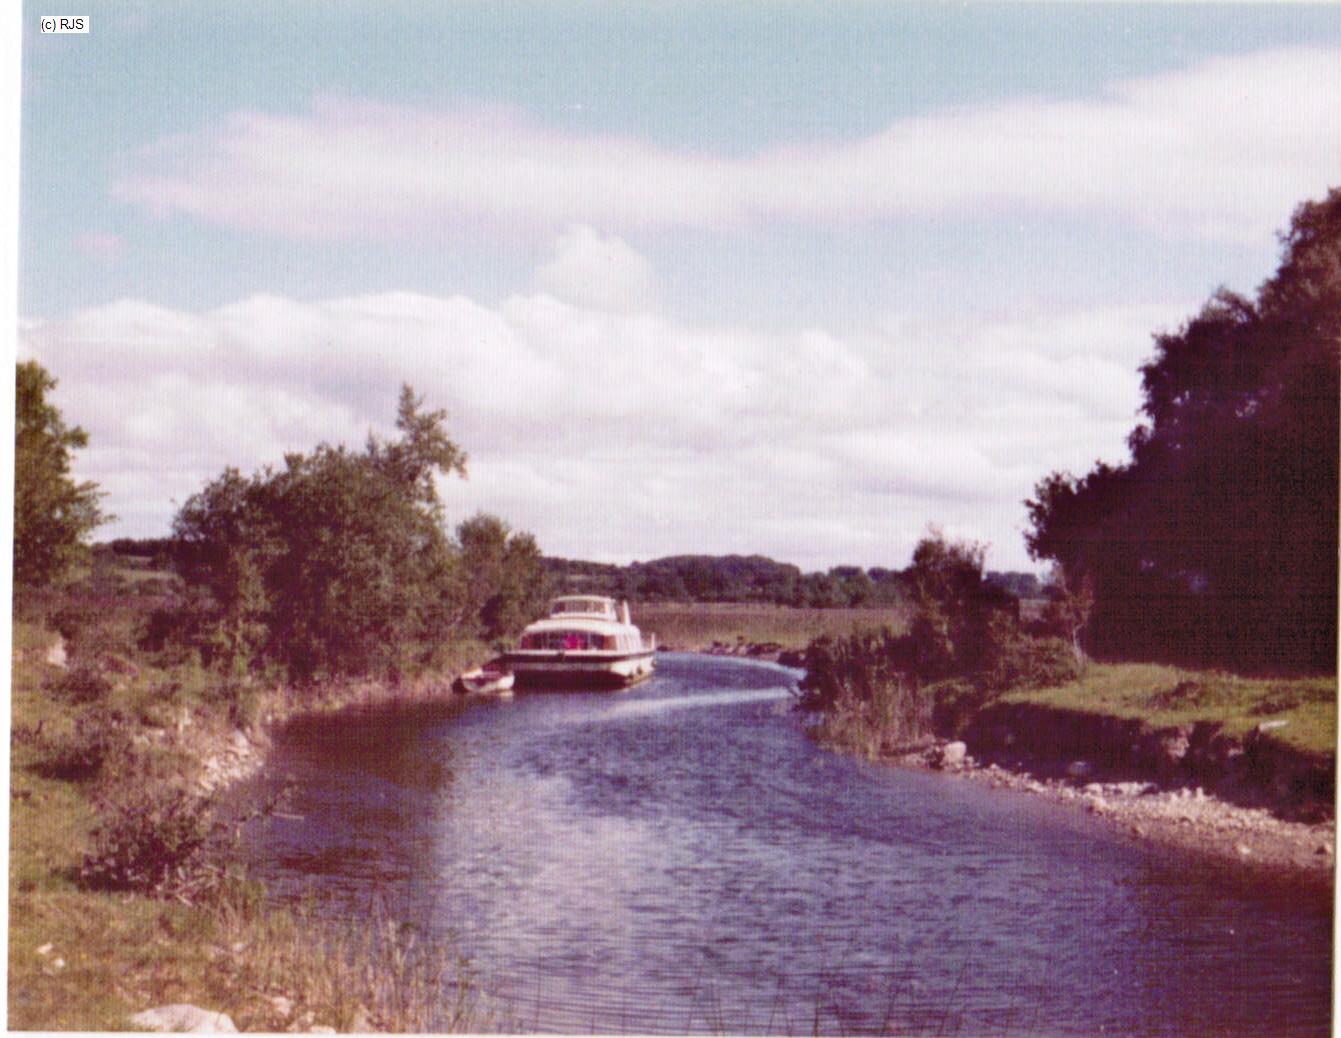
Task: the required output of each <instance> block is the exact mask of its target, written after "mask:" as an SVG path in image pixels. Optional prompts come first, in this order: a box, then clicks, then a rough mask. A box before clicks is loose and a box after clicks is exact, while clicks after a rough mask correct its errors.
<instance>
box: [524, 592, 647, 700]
mask: <svg viewBox="0 0 1341 1038" xmlns="http://www.w3.org/2000/svg"><path fill="white" fill-rule="evenodd" d="M655 657H656V635H652V636H651V638H650V639H645V638H644V637H643V633H642V631H640V630H639V629H638V628H637V627H636V626H635V625H634V623H633V620H632V618H631V617H630V615H629V604H628V603H627V602H620V603H618V604H616V602H615V600H614V599H613V598H605V597H602V596H599V595H561V596H560V597H558V598H556V599H554V601H553V602H551V603H550V610H549V616H547V617H545V618H544V619H543V620H537V621H535V623H533V624H530V625H528V626H527V627H526V629H525V630H523V631H522V634H521V639H520V640H519V641H518V643H517V647H516V648H515V649H512V650H510V651H508V652H506V653H504V655H503V662H504V664H506V665H507V666H508V667H509V668H510V669H511V670H512V672H513V673H514V674H516V676H517V681H518V683H520V684H524V685H563V686H580V687H596V688H627V687H629V686H630V685H635V684H637V683H638V682H640V681H645V680H646V679H647V678H649V677H651V676H652V669H653V667H654V666H655Z"/></svg>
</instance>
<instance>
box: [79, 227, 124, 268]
mask: <svg viewBox="0 0 1341 1038" xmlns="http://www.w3.org/2000/svg"><path fill="white" fill-rule="evenodd" d="M74 246H75V248H76V249H78V250H79V251H80V252H82V253H83V254H84V255H85V256H88V257H89V258H91V259H95V260H98V261H99V262H102V263H110V262H112V261H113V260H115V259H117V258H119V257H120V256H121V253H122V252H123V251H125V247H126V243H125V239H123V238H122V237H121V236H120V235H118V234H113V233H111V232H110V231H86V232H85V233H83V234H81V235H79V236H78V237H76V238H75V240H74Z"/></svg>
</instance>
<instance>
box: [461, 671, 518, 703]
mask: <svg viewBox="0 0 1341 1038" xmlns="http://www.w3.org/2000/svg"><path fill="white" fill-rule="evenodd" d="M516 680H517V676H516V675H515V674H513V673H512V671H510V670H508V668H506V667H503V666H500V665H498V664H496V663H486V664H485V665H484V666H483V667H473V668H471V669H470V670H468V671H466V672H465V673H464V674H462V675H461V676H460V677H459V678H457V679H456V681H457V684H458V685H459V686H460V689H461V691H462V692H467V693H470V694H471V695H488V696H510V695H512V686H513V684H514V683H515V682H516Z"/></svg>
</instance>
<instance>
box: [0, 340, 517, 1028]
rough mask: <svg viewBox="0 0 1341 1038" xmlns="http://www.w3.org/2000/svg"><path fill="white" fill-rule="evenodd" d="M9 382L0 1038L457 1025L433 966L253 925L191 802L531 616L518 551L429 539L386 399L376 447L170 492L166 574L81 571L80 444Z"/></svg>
mask: <svg viewBox="0 0 1341 1038" xmlns="http://www.w3.org/2000/svg"><path fill="white" fill-rule="evenodd" d="M17 377H18V382H19V388H20V393H19V401H18V402H19V421H18V428H17V440H16V451H17V458H16V463H17V466H18V468H19V470H20V472H21V473H23V474H24V475H23V478H21V479H20V481H19V484H18V492H19V493H20V494H21V495H22V496H23V498H24V500H22V501H21V502H19V507H18V508H17V509H16V536H15V549H16V564H15V572H16V577H17V578H18V579H17V580H16V584H15V596H14V618H15V623H14V627H13V631H14V659H13V671H12V688H13V694H12V697H11V703H12V727H11V751H12V753H11V776H10V785H11V825H10V892H9V893H10V916H9V918H10V945H9V947H10V962H9V1004H8V1010H9V1022H10V1024H11V1026H13V1027H17V1028H37V1029H44V1030H45V1029H60V1030H65V1029H93V1030H116V1029H120V1028H123V1027H125V1026H127V1021H128V1018H129V1016H130V1014H132V1013H134V1012H136V1011H139V1010H144V1009H147V1008H150V1007H151V1006H155V1005H160V1004H164V1003H178V1002H191V1001H198V1002H202V1003H205V1004H206V1005H207V1006H208V1008H209V1010H210V1011H212V1012H224V1013H227V1014H229V1016H230V1018H231V1019H232V1020H233V1021H234V1022H235V1023H236V1024H238V1025H239V1026H243V1027H249V1028H255V1029H265V1030H282V1029H295V1030H305V1029H310V1028H312V1027H318V1028H320V1027H334V1028H340V1029H360V1030H367V1029H379V1030H381V1029H385V1030H409V1031H418V1030H441V1029H472V1028H478V1027H479V1026H480V1025H481V1022H482V1018H481V1017H480V1016H479V1011H478V1009H477V1007H476V1006H475V1004H474V1002H473V1000H472V998H473V996H472V994H471V991H472V989H471V987H470V984H469V973H468V970H467V968H466V966H465V964H464V963H461V962H459V961H457V959H456V957H455V955H454V954H453V953H452V952H451V950H450V949H443V948H440V947H422V946H418V945H416V944H415V943H414V941H413V939H412V938H411V937H410V936H409V935H407V934H405V933H402V932H401V931H400V930H398V929H397V928H395V927H391V926H390V925H389V924H388V925H387V926H373V927H366V926H360V927H359V928H358V929H357V930H354V929H346V928H344V927H341V926H339V925H336V924H332V923H328V922H320V921H318V916H317V914H315V913H313V912H312V911H309V910H303V909H298V910H277V909H275V908H274V907H273V906H270V905H268V904H266V902H265V900H264V896H263V892H262V891H260V890H259V889H257V888H256V887H255V886H254V885H252V884H250V883H249V882H248V880H247V878H246V877H245V876H244V875H241V874H239V873H238V871H237V870H236V869H235V868H234V867H233V866H231V865H230V864H229V862H230V855H229V845H230V832H229V831H228V829H227V827H226V826H225V825H224V824H223V822H222V820H221V819H220V818H219V817H218V815H217V812H216V810H215V805H214V803H213V799H212V794H213V792H214V790H215V789H216V788H217V786H218V785H219V784H220V782H223V781H226V780H227V779H228V778H230V777H231V776H233V775H236V774H237V773H238V772H239V770H240V769H242V768H244V767H245V766H246V764H247V762H248V761H249V760H251V761H254V760H255V758H256V756H257V755H256V754H255V753H254V752H253V747H254V746H255V745H256V744H258V743H262V742H263V741H264V737H265V736H264V730H265V726H266V724H268V723H274V722H276V721H279V720H282V719H283V718H285V717H287V716H292V715H294V714H296V713H302V712H308V711H312V710H323V709H338V708H340V707H341V706H344V705H348V704H350V703H363V704H367V703H370V702H388V701H390V702H395V701H400V700H406V699H413V698H416V697H420V698H422V697H433V698H437V699H441V698H442V697H443V694H444V693H445V691H446V690H447V688H448V687H449V684H450V679H451V677H452V676H454V675H455V673H457V672H458V671H459V670H460V669H462V668H463V666H464V665H465V664H466V663H467V662H468V661H470V660H472V659H477V658H478V657H479V656H480V655H482V654H484V653H485V652H487V651H488V643H489V642H491V641H494V640H496V639H499V638H505V637H507V636H508V635H509V634H511V633H513V632H515V630H516V629H517V628H518V627H519V626H520V625H521V624H522V623H523V622H525V620H526V619H529V617H530V615H531V614H532V613H533V612H534V611H535V610H536V609H537V596H543V594H544V581H543V574H542V572H541V570H540V562H539V551H538V549H537V548H536V546H535V542H534V540H533V539H532V538H531V537H530V536H529V535H526V534H515V533H512V532H511V531H510V530H509V529H508V527H507V524H506V523H504V522H503V521H502V520H500V519H497V518H496V517H493V516H483V515H482V516H476V517H474V518H473V519H469V520H467V521H465V522H463V523H461V524H460V525H459V526H458V527H457V528H456V531H455V534H454V535H449V534H448V533H447V532H446V529H445V526H444V521H443V518H444V517H443V512H442V506H441V503H440V501H439V500H438V497H437V492H436V487H435V483H434V476H435V474H451V473H461V474H463V473H464V469H465V455H464V453H463V452H462V451H461V450H460V449H459V448H457V447H456V445H455V444H453V443H452V442H451V441H450V439H448V438H447V436H446V433H445V430H444V420H445V415H444V414H443V413H442V412H431V413H424V412H423V411H422V410H421V404H420V401H419V400H418V399H417V398H416V397H415V396H414V394H413V392H412V391H411V390H410V389H409V388H408V387H406V388H405V389H404V390H403V392H402V394H401V401H400V409H399V414H398V420H397V428H398V430H399V432H400V437H399V438H398V439H397V440H394V441H392V442H390V443H384V442H381V441H378V440H376V439H374V438H370V439H369V441H368V443H367V445H366V448H365V449H364V450H363V451H361V452H356V451H351V450H349V449H347V448H345V447H343V446H329V445H325V444H323V445H321V446H319V447H318V448H316V449H315V450H314V451H312V452H310V453H309V454H305V455H304V454H297V453H295V454H291V455H289V456H288V457H286V459H285V463H284V466H283V467H282V468H281V469H279V470H277V471H276V470H271V469H266V470H263V471H261V472H259V473H256V474H254V475H253V476H251V477H244V476H242V475H241V474H240V473H238V472H237V471H236V470H234V469H228V470H226V471H225V472H224V473H223V474H222V475H221V476H220V477H218V478H217V479H215V480H213V481H211V482H210V483H209V484H207V485H206V486H205V488H204V489H203V490H202V491H200V492H199V493H198V494H196V495H194V496H192V497H191V498H190V499H189V500H188V501H187V502H186V504H185V505H184V506H183V507H182V509H181V511H180V512H179V513H178V516H177V519H176V522H175V524H174V531H173V532H174V536H173V538H172V539H171V540H170V541H168V542H165V543H163V544H160V545H159V546H158V547H159V548H160V549H162V550H163V551H164V552H165V553H166V555H167V556H168V558H169V559H170V561H171V562H172V564H173V569H174V570H175V572H162V571H157V570H154V569H153V568H152V567H151V563H150V560H148V559H145V558H142V557H141V558H137V557H135V556H134V555H126V554H118V553H116V552H113V551H109V550H106V549H103V550H100V551H98V552H96V553H93V554H92V555H90V552H89V550H88V549H87V547H85V546H84V545H83V543H82V540H83V538H84V537H85V536H86V535H87V533H88V531H89V530H90V529H91V528H92V527H93V526H96V525H97V523H98V522H99V521H100V520H101V519H102V518H103V517H102V516H101V514H100V513H99V512H98V511H97V499H98V495H97V491H96V488H93V487H91V486H89V485H87V484H82V485H76V484H74V483H73V481H72V480H71V479H70V476H69V469H70V453H71V451H72V450H73V449H75V448H78V447H81V446H83V445H84V443H86V439H87V438H86V436H85V435H84V434H83V432H82V430H79V429H77V428H76V429H73V430H72V429H69V428H67V427H66V426H65V424H64V422H63V421H62V419H61V416H60V415H59V413H58V412H57V411H56V410H55V409H54V408H52V407H51V406H50V405H49V404H48V403H47V402H46V400H45V394H46V392H47V391H48V390H49V389H50V388H51V387H52V386H54V384H55V383H54V380H53V379H51V377H50V376H49V375H47V374H46V373H45V371H43V370H42V369H41V368H40V367H38V366H37V365H35V364H32V363H31V362H30V363H29V364H27V365H20V366H19V368H18V376H17ZM159 561H163V560H162V559H160V560H159Z"/></svg>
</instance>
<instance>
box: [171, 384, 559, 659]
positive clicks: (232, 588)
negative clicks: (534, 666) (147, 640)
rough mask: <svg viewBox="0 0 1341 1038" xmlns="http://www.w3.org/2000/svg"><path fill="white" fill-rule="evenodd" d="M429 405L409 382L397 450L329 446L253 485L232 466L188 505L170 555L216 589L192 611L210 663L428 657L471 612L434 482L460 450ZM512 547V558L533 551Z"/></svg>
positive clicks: (520, 542) (194, 580)
mask: <svg viewBox="0 0 1341 1038" xmlns="http://www.w3.org/2000/svg"><path fill="white" fill-rule="evenodd" d="M420 405H421V401H420V400H419V399H418V398H416V397H415V396H414V393H413V391H412V390H411V389H410V388H409V387H408V386H406V387H404V388H403V389H402V392H401V398H400V407H399V414H398V417H397V421H396V426H397V428H398V429H399V431H400V437H399V439H397V440H395V441H393V442H391V443H382V442H379V441H378V440H377V439H375V438H372V437H370V438H369V441H368V444H367V446H366V449H365V450H364V451H363V452H361V453H359V452H354V451H350V450H348V449H347V448H345V447H344V446H338V447H334V446H330V445H328V444H322V445H320V446H318V447H317V448H316V449H315V450H313V451H312V452H310V453H308V454H298V453H294V454H290V455H288V456H287V457H286V458H285V462H284V467H283V468H282V469H280V470H278V471H275V470H272V469H265V470H263V471H261V472H259V473H256V474H255V475H253V476H251V477H249V478H247V477H243V476H242V475H241V473H239V472H238V471H237V470H236V469H231V468H230V469H227V470H225V471H224V473H223V474H222V475H221V476H220V477H219V478H217V479H215V480H214V481H212V482H211V483H209V484H208V485H207V486H206V487H205V488H204V489H203V490H201V491H200V492H199V493H197V494H195V495H194V496H193V497H191V498H190V499H189V500H188V501H187V502H186V504H185V505H184V506H183V507H182V509H181V511H180V512H179V513H178V515H177V517H176V519H175V521H174V524H173V534H174V553H175V557H176V562H177V566H178V569H179V572H180V573H181V575H182V576H183V578H184V579H185V580H186V581H187V583H188V585H190V586H191V587H192V588H195V589H200V590H203V591H205V592H207V593H208V598H209V600H208V604H205V605H202V603H201V602H200V601H199V600H197V603H196V606H195V607H194V609H193V610H189V611H188V612H189V613H190V615H184V616H183V623H184V625H185V626H187V627H190V628H191V640H192V643H193V644H194V646H195V647H196V648H197V650H198V651H199V652H200V655H201V658H202V659H203V660H205V661H206V662H207V663H209V664H210V665H212V666H215V667H220V668H222V669H224V670H225V671H229V672H232V673H235V674H241V673H244V672H246V671H248V670H249V669H255V668H256V667H259V666H264V665H267V664H275V665H278V666H281V667H283V668H284V669H285V670H286V671H287V672H288V673H289V674H290V675H291V676H293V677H295V678H297V679H299V680H304V679H309V678H313V677H316V676H319V675H339V674H387V675H394V674H398V673H400V672H401V671H402V670H404V669H406V668H412V667H415V666H418V665H422V664H425V663H427V662H429V661H430V660H431V658H432V656H433V654H434V652H435V651H436V647H437V646H438V644H439V643H440V642H441V641H442V640H443V639H444V637H445V636H447V635H448V634H450V633H451V632H452V631H453V629H454V628H455V627H456V625H457V624H458V623H459V621H460V620H461V618H462V616H463V612H464V611H463V608H462V604H461V602H460V597H461V593H462V590H461V589H462V584H463V582H462V580H461V579H460V573H459V567H460V564H461V563H460V559H459V555H460V553H459V552H458V551H457V550H456V548H455V546H454V545H453V544H452V543H451V542H450V541H449V539H448V537H447V536H446V534H445V533H444V531H443V528H442V522H441V520H442V507H441V503H440V502H439V500H438V495H437V489H436V486H435V483H434V479H435V477H436V476H437V475H438V474H444V475H445V474H451V473H457V474H461V475H464V473H465V455H464V453H463V452H462V451H461V450H460V449H459V448H457V447H456V445H455V444H453V443H452V442H451V440H450V439H448V437H447V434H446V432H445V430H444V429H443V427H442V424H443V422H444V420H445V414H444V413H443V412H442V411H434V412H429V413H421V411H420ZM514 540H515V541H516V542H517V544H516V547H515V549H514V554H516V555H519V556H520V555H524V554H525V551H524V550H523V549H524V548H525V547H526V544H529V546H530V549H531V550H532V551H533V550H534V544H533V542H529V539H525V538H514ZM510 572H511V570H509V573H510ZM498 622H499V623H502V624H507V623H510V622H512V621H511V617H506V618H503V619H501V620H499V621H498ZM166 626H170V622H169V620H168V618H166V617H160V618H159V620H158V622H157V623H156V624H154V625H151V631H150V635H151V637H152V639H153V640H154V641H155V642H156V643H158V644H166V643H167V642H168V641H170V637H169V635H170V633H171V632H170V631H165V630H164V628H165V627H166Z"/></svg>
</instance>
